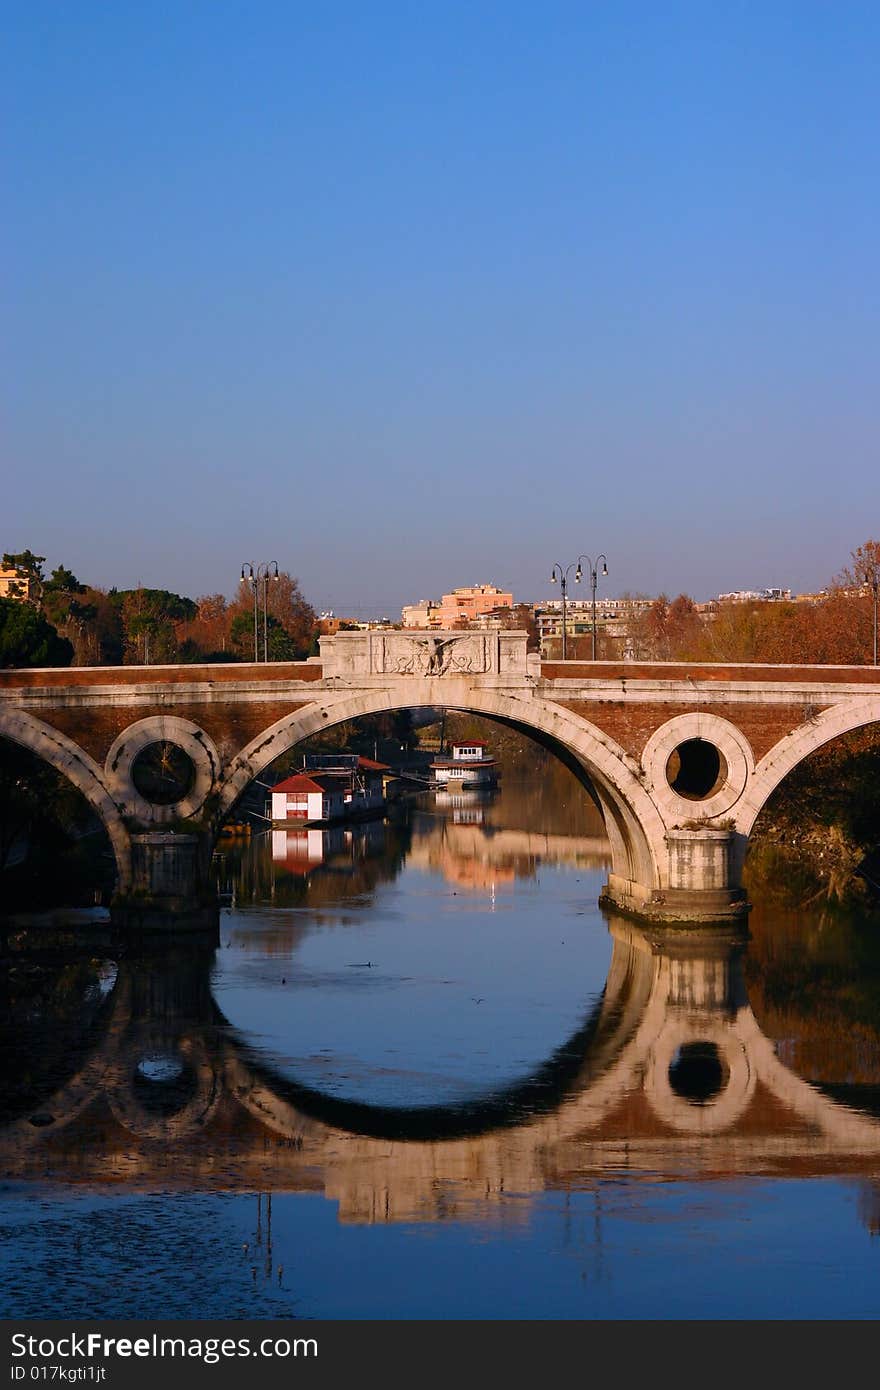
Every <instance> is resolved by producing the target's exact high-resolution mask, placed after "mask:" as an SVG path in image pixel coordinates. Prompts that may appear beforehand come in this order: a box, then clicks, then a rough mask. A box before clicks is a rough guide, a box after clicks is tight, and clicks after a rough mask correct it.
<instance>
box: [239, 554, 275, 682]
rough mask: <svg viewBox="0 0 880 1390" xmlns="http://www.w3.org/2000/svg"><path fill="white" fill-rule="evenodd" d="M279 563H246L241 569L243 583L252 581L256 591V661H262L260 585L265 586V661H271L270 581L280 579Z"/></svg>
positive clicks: (272, 561)
mask: <svg viewBox="0 0 880 1390" xmlns="http://www.w3.org/2000/svg"><path fill="white" fill-rule="evenodd" d="M278 577H279V575H278V561H277V560H264V561H263V562H262V563H261V564H259V565H256V566H254V565H252V564H251V563H250V561H246V562H245V564H243V565H242V567H241V578H242V583H244V581H245V580H246V579H249V580H250V584H251V588H252V589H253V591H254V661H259V659H260V642H259V606H260V585H261V584H262V586H263V660H264V661H268V660H269V580H270V578H272V579H276V580H277V579H278Z"/></svg>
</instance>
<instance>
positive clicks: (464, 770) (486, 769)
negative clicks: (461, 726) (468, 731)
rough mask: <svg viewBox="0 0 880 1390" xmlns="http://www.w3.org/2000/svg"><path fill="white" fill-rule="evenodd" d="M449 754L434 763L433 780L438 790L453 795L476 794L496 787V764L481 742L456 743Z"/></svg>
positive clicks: (476, 740) (472, 740) (470, 740)
mask: <svg viewBox="0 0 880 1390" xmlns="http://www.w3.org/2000/svg"><path fill="white" fill-rule="evenodd" d="M449 754H450V755H449V757H447V758H443V757H440V758H435V759H434V761H433V762H432V763H431V779H432V781H433V783H434V785H435V786H437V787H446V788H448V789H449V790H450V791H452V790H455V791H476V790H481V789H483V788H485V787H494V786H496V785H497V783H498V767H497V764H496V762H495V759H494V758H493V757H492V755H491V753H489V752H488V751H487V745H486V744H485V743H481V742H480V740H479V739H468V740H467V741H465V740H462V741H461V742H459V743H453V744H452V745H451V746H450V750H449Z"/></svg>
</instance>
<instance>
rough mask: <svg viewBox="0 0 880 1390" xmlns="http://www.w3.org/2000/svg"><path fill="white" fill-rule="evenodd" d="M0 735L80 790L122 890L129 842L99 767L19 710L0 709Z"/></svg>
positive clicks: (65, 739) (63, 737) (125, 884)
mask: <svg viewBox="0 0 880 1390" xmlns="http://www.w3.org/2000/svg"><path fill="white" fill-rule="evenodd" d="M0 737H2V738H7V739H9V740H10V741H11V742H13V743H18V744H20V745H21V747H23V748H27V749H29V751H30V752H32V753H34V754H36V756H37V757H38V758H41V759H42V761H43V762H45V763H48V764H49V765H50V767H53V768H55V770H56V771H57V772H60V773H62V775H63V776H65V777H66V778H67V779H68V781H69V782H72V783H73V785H74V786H75V787H76V789H77V791H79V792H81V793H82V795H83V796H84V797H85V798H86V800H87V801H88V803H89V805H90V806H91V807H92V808H93V809H94V810H95V811H96V812H97V814H98V816H99V817H100V819H101V821H102V822H103V825H104V828H105V830H106V831H107V834H108V836H109V838H110V843H111V845H112V846H113V853H114V856H115V858H116V870H117V875H118V878H117V891H119V892H125V891H127V889H128V887H129V886H130V882H131V845H130V841H129V838H128V831H127V830H126V828H125V825H124V824H123V820H122V814H121V812H120V809H119V807H118V806H117V805H116V802H115V801H114V800H113V798H112V796H111V795H110V793H109V791H108V790H107V788H106V786H105V785H104V780H103V776H102V772H101V769H100V768H99V766H98V764H97V763H96V762H95V761H94V759H93V758H90V757H89V755H88V753H86V752H85V750H84V749H82V748H80V746H79V744H77V743H74V742H73V740H72V739H69V738H68V737H67V736H66V734H62V733H60V732H59V731H58V729H53V728H51V727H50V726H49V725H48V724H44V723H43V721H42V720H41V719H35V718H34V716H33V715H32V714H25V713H24V711H22V710H0Z"/></svg>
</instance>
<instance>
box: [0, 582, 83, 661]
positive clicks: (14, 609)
mask: <svg viewBox="0 0 880 1390" xmlns="http://www.w3.org/2000/svg"><path fill="white" fill-rule="evenodd" d="M72 660H73V646H72V645H71V643H70V642H68V641H67V639H66V638H64V637H59V636H58V633H57V632H56V630H55V628H54V627H53V626H52V624H51V623H50V622H47V621H46V619H45V618H44V617H43V615H42V613H38V612H37V610H36V609H35V608H33V607H32V606H31V605H30V604H29V603H22V602H21V600H20V599H13V598H0V666H69V665H70V663H71V661H72Z"/></svg>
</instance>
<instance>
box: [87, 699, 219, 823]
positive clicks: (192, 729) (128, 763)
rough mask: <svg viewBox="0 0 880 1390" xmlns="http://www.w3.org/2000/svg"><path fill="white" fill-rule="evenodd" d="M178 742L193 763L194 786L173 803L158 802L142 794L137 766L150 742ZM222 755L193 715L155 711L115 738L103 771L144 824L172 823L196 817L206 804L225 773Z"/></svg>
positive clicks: (120, 801) (125, 809) (122, 803)
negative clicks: (135, 773)
mask: <svg viewBox="0 0 880 1390" xmlns="http://www.w3.org/2000/svg"><path fill="white" fill-rule="evenodd" d="M166 740H167V741H168V742H169V743H173V744H174V745H175V746H176V747H177V748H179V749H181V751H182V752H183V753H185V754H186V756H187V757H188V758H189V760H190V762H191V763H192V766H193V781H192V786H191V787H190V789H189V791H188V792H187V793H186V795H185V796H183V797H181V798H180V799H179V800H178V801H174V802H172V803H170V804H169V805H157V804H155V803H154V802H151V801H148V800H147V799H146V797H144V796H142V795H141V793H140V792H139V791H138V789H137V787H136V786H135V784H134V781H133V778H132V769H133V767H134V764H135V761H136V759H137V757H138V755H139V754H140V753H142V752H143V751H144V749H145V748H149V747H150V745H151V744H154V743H161V742H163V741H166ZM220 766H221V762H220V755H219V753H218V752H217V748H216V746H215V744H214V742H213V740H212V739H211V738H209V737H208V735H207V734H206V733H205V732H204V730H203V729H200V728H199V726H198V724H194V723H193V722H192V721H191V720H189V719H181V718H180V717H179V716H178V715H173V714H162V715H152V716H151V717H149V718H147V719H139V720H137V722H136V723H134V724H129V726H128V728H127V729H123V731H122V733H121V734H120V735H119V737H118V738H117V739H115V740H114V742H113V743H112V744H111V746H110V749H109V751H108V753H107V757H106V760H105V763H104V776H105V779H106V782H107V786H108V787H109V789H110V791H111V793H112V795H113V799H114V800H115V801H116V803H117V805H118V806H119V807H120V809H121V810H122V813H123V815H126V816H130V817H132V818H133V819H135V820H138V821H143V822H144V823H145V824H151V823H152V824H160V825H161V824H167V823H168V822H169V821H174V820H187V819H190V818H191V817H195V816H197V815H198V814H199V812H200V811H201V810H202V808H203V807H204V804H205V802H206V801H207V799H208V797H209V796H210V794H211V791H212V790H213V788H214V786H215V784H216V782H217V780H218V777H219V774H220Z"/></svg>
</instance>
